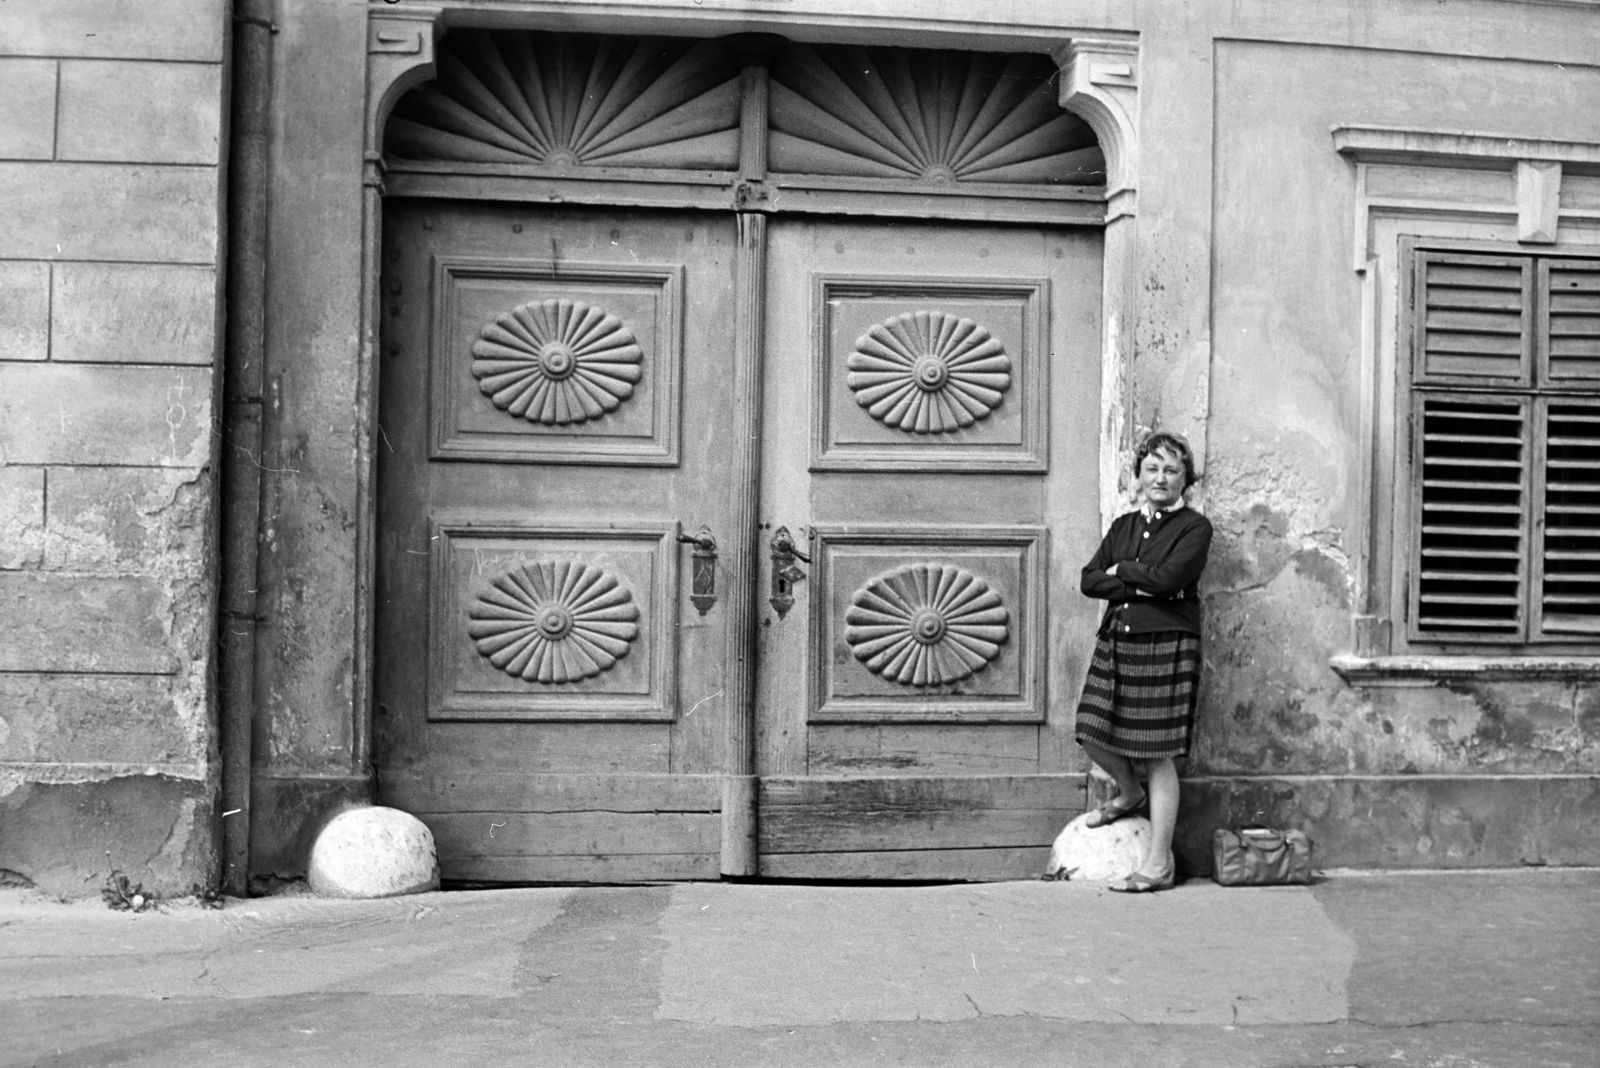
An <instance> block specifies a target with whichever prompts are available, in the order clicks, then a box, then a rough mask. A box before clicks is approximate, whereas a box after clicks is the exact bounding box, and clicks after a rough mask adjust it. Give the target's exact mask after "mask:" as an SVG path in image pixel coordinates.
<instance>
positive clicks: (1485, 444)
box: [1412, 393, 1532, 641]
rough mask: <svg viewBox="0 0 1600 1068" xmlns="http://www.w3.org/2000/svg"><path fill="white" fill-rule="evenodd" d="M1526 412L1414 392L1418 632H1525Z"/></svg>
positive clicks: (1506, 636) (1504, 636) (1489, 636)
mask: <svg viewBox="0 0 1600 1068" xmlns="http://www.w3.org/2000/svg"><path fill="white" fill-rule="evenodd" d="M1528 415H1529V402H1528V400H1527V399H1526V398H1521V397H1492V396H1491V397H1483V396H1474V395H1470V394H1459V393H1457V394H1428V393H1419V394H1418V395H1417V398H1416V410H1415V419H1416V423H1417V426H1418V428H1419V433H1418V439H1419V440H1418V444H1419V446H1420V448H1419V450H1418V451H1419V454H1420V455H1418V456H1417V457H1416V459H1417V461H1418V462H1417V468H1418V469H1419V470H1420V474H1421V476H1422V477H1421V479H1420V480H1418V481H1419V483H1420V484H1419V485H1418V493H1417V497H1416V504H1417V510H1416V515H1415V522H1416V529H1417V531H1418V534H1419V537H1418V549H1419V555H1418V559H1417V561H1416V566H1415V567H1414V569H1413V571H1412V604H1413V606H1414V611H1413V615H1412V631H1413V633H1414V634H1415V635H1416V636H1419V637H1431V638H1433V639H1435V640H1462V639H1465V640H1490V641H1519V640H1522V639H1523V638H1525V637H1526V634H1527V618H1526V617H1527V613H1526V611H1525V605H1526V602H1527V598H1526V590H1527V581H1528V575H1527V552H1526V546H1527V538H1528V531H1527V526H1528V522H1527V517H1528V513H1529V509H1528V508H1527V500H1528V490H1529V473H1530V472H1529V470H1528V466H1529V459H1530V455H1531V452H1532V450H1531V449H1530V447H1529V446H1530V441H1529V438H1530V434H1529V431H1530V420H1529V418H1528Z"/></svg>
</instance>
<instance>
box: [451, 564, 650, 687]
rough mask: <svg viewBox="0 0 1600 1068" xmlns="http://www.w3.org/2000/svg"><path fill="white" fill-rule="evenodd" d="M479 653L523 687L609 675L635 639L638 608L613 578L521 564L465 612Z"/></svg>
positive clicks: (600, 572)
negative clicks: (523, 681) (536, 683)
mask: <svg viewBox="0 0 1600 1068" xmlns="http://www.w3.org/2000/svg"><path fill="white" fill-rule="evenodd" d="M467 614H468V616H470V617H471V620H472V622H470V623H469V624H467V633H468V634H469V635H471V636H472V639H473V641H474V642H476V644H477V649H478V652H479V653H480V654H481V655H482V656H484V657H486V658H487V659H488V661H489V662H490V663H491V664H493V665H494V666H495V667H497V668H500V669H501V670H502V671H504V672H505V673H506V674H508V675H511V676H514V677H515V678H519V679H523V680H525V681H527V682H540V683H557V682H576V681H577V680H579V679H587V678H592V677H593V676H595V675H598V674H600V673H601V672H602V671H606V670H609V669H610V668H611V667H612V666H613V665H614V664H616V662H617V661H618V660H620V659H621V658H622V657H624V656H627V655H628V647H629V646H630V645H631V644H632V643H633V640H634V639H635V638H637V637H638V636H639V623H638V620H639V606H638V605H636V604H634V603H633V594H631V593H630V592H628V589H627V587H625V586H623V585H622V583H621V582H620V581H618V579H617V577H616V576H615V575H612V574H611V573H610V572H608V571H606V570H604V569H603V568H599V567H596V566H594V565H593V564H582V563H576V562H572V561H560V562H555V561H547V562H542V563H536V564H524V565H523V566H522V567H518V568H514V569H512V570H511V571H508V572H506V573H505V574H503V575H501V576H499V577H498V578H496V579H495V580H494V581H493V582H492V583H491V584H490V588H489V589H487V590H485V591H484V592H482V593H480V594H479V595H478V599H477V601H476V602H475V603H474V604H473V605H472V608H471V609H470V610H469V611H468V613H467Z"/></svg>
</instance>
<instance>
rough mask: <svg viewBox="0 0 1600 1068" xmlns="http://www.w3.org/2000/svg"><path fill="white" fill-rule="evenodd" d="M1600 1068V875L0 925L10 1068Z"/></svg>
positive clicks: (891, 891) (86, 913) (126, 916)
mask: <svg viewBox="0 0 1600 1068" xmlns="http://www.w3.org/2000/svg"><path fill="white" fill-rule="evenodd" d="M1029 1063H1039V1064H1049V1065H1063V1066H1077V1065H1083V1066H1086V1068H1088V1066H1092V1068H1120V1066H1128V1068H1135V1066H1140V1068H1144V1066H1148V1068H1161V1066H1179V1065H1184V1066H1189V1065H1194V1066H1210V1065H1216V1066H1227V1068H1235V1066H1239V1068H1255V1066H1260V1068H1268V1066H1272V1068H1278V1066H1291V1065H1295V1066H1299V1065H1320V1066H1326V1068H1335V1066H1349V1065H1361V1066H1374V1065H1409V1066H1437V1068H1478V1066H1493V1068H1540V1066H1556V1065H1562V1066H1572V1068H1596V1066H1600V871H1595V870H1566V871H1516V872H1477V873H1418V874H1383V875H1357V874H1350V875H1336V876H1334V877H1331V878H1329V879H1327V880H1326V881H1324V882H1322V883H1320V884H1318V885H1317V886H1315V887H1311V888H1272V889H1261V890H1242V889H1229V890H1225V889H1222V888H1220V887H1217V886H1215V885H1213V884H1211V883H1209V882H1203V881H1198V880H1197V881H1191V882H1189V883H1186V884H1184V885H1183V886H1181V887H1179V888H1178V889H1177V890H1175V891H1173V892H1170V893H1165V894H1155V895H1149V896H1145V897H1127V896H1122V895H1117V894H1111V893H1108V892H1106V891H1105V890H1104V889H1103V888H1102V887H1099V886H1094V885H1089V884H1079V883H1042V882H1019V883H996V884H985V885H948V886H923V887H895V886H873V887H860V886H804V885H782V884H715V883H712V884H679V885H670V886H647V887H590V888H566V889H523V890H501V891H479V892H456V893H436V894H424V895H418V896H414V897H406V898H395V899H389V900H384V901H365V902H347V901H321V900H317V899H315V898H311V897H305V896H284V897H277V898H269V899H258V900H250V901H230V902H229V903H228V905H227V907H226V908H225V909H222V910H212V909H204V908H199V907H196V906H193V905H171V906H166V907H164V908H163V910H162V911H159V912H144V913H139V914H130V913H121V912H112V911H110V910H108V909H106V908H104V907H103V906H101V905H99V904H98V903H92V904H90V903H80V904H74V905H60V904H54V903H50V902H47V901H44V900H43V899H41V898H39V897H37V896H36V895H29V894H26V893H22V892H18V891H5V892H3V894H0V1064H4V1065H111V1064H116V1065H161V1066H166V1068H170V1066H183V1065H228V1066H230V1068H235V1066H237V1068H252V1066H256V1065H263V1066H265V1065H272V1066H274V1068H279V1066H286V1065H368V1064H371V1065H384V1066H386V1068H387V1066H395V1068H402V1066H411V1065H417V1066H441V1065H457V1064H461V1065H466V1064H472V1065H606V1066H622V1065H662V1066H678V1065H683V1066H691V1065H692V1066H695V1068H704V1066H714V1065H797V1066H799V1065H805V1066H809V1065H855V1064H863V1065H865V1064H872V1065H878V1064H906V1065H1007V1066H1017V1065H1025V1064H1029Z"/></svg>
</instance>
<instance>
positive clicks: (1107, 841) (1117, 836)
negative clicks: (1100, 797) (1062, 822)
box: [1050, 810, 1150, 883]
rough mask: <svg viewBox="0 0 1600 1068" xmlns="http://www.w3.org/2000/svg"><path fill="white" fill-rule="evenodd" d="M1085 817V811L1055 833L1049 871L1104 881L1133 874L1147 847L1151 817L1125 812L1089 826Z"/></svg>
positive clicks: (1051, 873) (1055, 875)
mask: <svg viewBox="0 0 1600 1068" xmlns="http://www.w3.org/2000/svg"><path fill="white" fill-rule="evenodd" d="M1091 811H1092V810H1091ZM1088 818H1089V813H1088V812H1085V813H1084V814H1083V815H1081V816H1079V817H1078V818H1077V819H1075V820H1073V821H1072V822H1071V823H1069V824H1067V826H1066V827H1065V828H1064V829H1063V830H1062V832H1061V833H1060V834H1058V835H1056V841H1055V845H1053V846H1052V847H1051V848H1050V875H1052V876H1054V877H1055V878H1057V879H1071V880H1074V881H1081V882H1106V883H1109V882H1112V881H1113V880H1117V879H1125V878H1127V877H1128V876H1130V875H1132V874H1133V873H1134V872H1135V871H1136V870H1137V869H1138V867H1139V865H1140V863H1141V862H1142V861H1143V860H1144V854H1145V851H1146V850H1147V849H1149V848H1150V821H1149V820H1147V819H1145V818H1144V817H1143V816H1124V817H1123V818H1122V819H1120V820H1117V821H1116V822H1115V823H1108V824H1106V825H1105V826H1104V827H1090V826H1089V825H1088V823H1087V822H1085V821H1087V820H1088Z"/></svg>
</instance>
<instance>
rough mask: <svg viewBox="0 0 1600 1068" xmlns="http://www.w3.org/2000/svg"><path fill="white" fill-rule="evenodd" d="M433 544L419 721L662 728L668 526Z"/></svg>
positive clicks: (515, 530)
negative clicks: (424, 694) (636, 723)
mask: <svg viewBox="0 0 1600 1068" xmlns="http://www.w3.org/2000/svg"><path fill="white" fill-rule="evenodd" d="M433 531H434V533H433V535H432V536H431V537H430V539H429V542H430V545H431V547H432V552H433V561H432V562H433V566H432V568H431V569H430V583H429V589H428V602H429V604H430V605H431V606H432V608H433V611H432V618H431V620H430V627H429V632H428V652H429V656H430V657H431V663H430V665H429V672H428V681H429V701H428V718H429V719H432V720H462V719H465V720H473V719H488V720H558V721H561V720H565V721H570V720H577V719H583V720H590V719H596V720H604V719H617V720H671V719H673V718H675V711H676V709H675V694H676V692H677V691H676V668H677V659H678V658H677V655H676V649H675V645H676V634H675V628H674V626H673V624H674V623H675V622H676V618H675V617H676V612H675V611H674V609H675V608H676V606H677V583H676V579H677V555H678V551H677V550H678V542H677V532H678V528H677V526H676V524H673V525H651V524H622V523H617V524H613V525H610V526H606V527H581V526H564V527H552V526H519V525H515V524H507V523H504V522H502V523H498V524H495V525H493V526H489V525H483V524H480V523H472V522H450V521H443V520H441V519H439V518H437V517H436V518H435V521H434V523H433Z"/></svg>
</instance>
